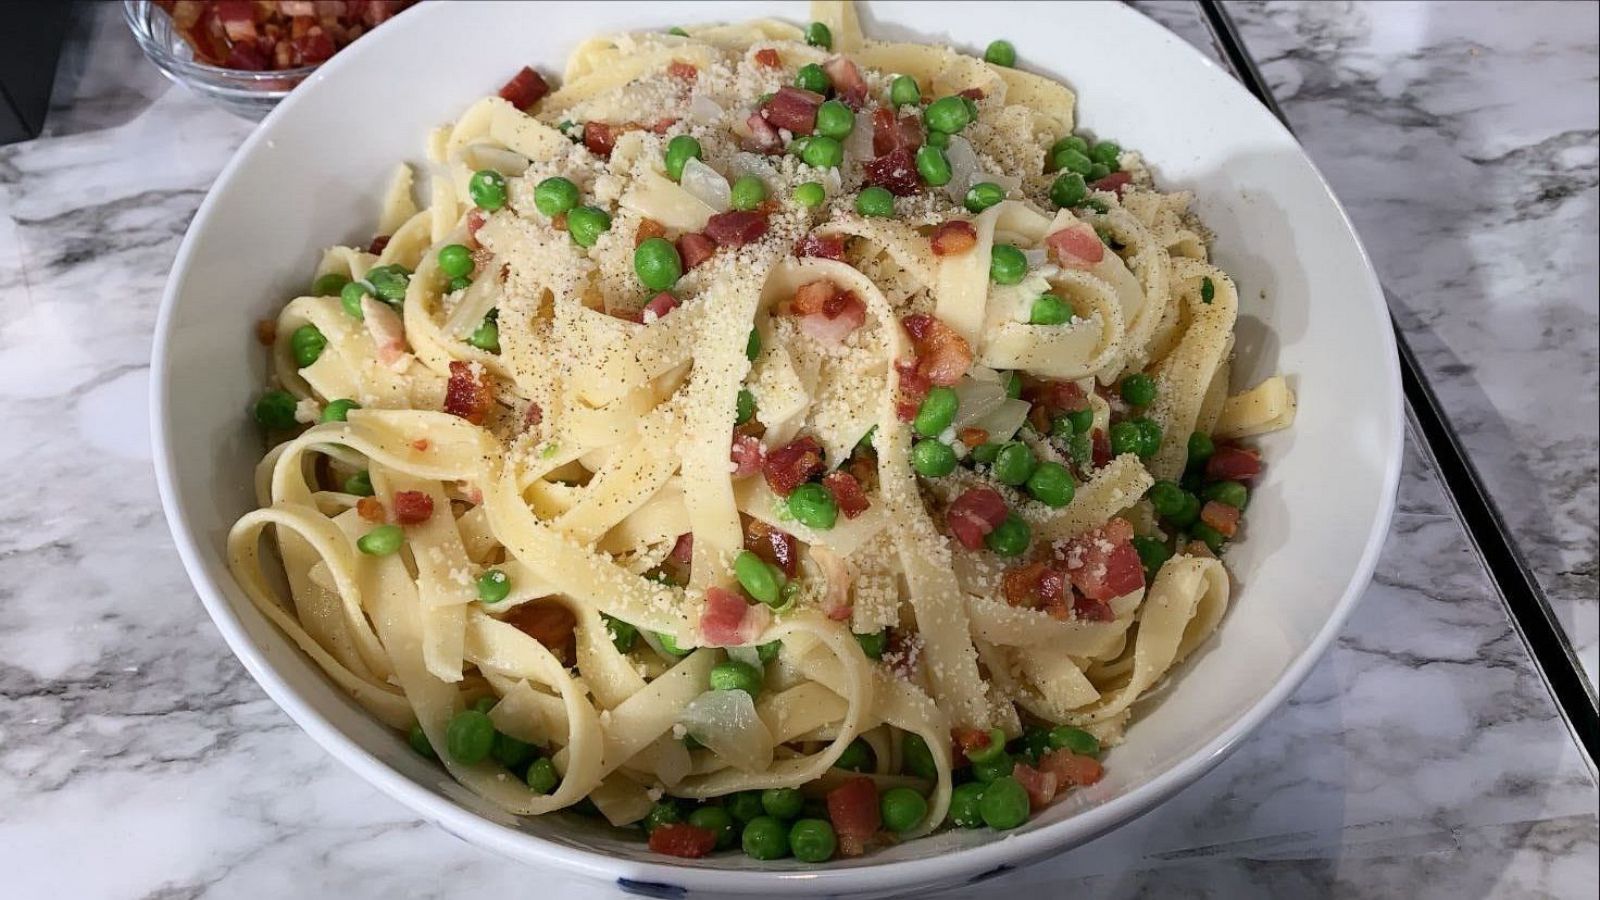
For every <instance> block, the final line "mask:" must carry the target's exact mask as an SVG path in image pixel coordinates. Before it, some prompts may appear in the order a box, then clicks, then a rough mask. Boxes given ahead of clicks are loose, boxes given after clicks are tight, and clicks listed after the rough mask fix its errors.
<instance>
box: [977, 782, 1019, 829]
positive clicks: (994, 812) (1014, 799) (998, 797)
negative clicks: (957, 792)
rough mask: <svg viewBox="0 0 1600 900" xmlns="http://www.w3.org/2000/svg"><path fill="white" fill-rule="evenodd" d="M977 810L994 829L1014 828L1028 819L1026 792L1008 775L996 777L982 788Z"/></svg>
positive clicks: (986, 823) (984, 821)
mask: <svg viewBox="0 0 1600 900" xmlns="http://www.w3.org/2000/svg"><path fill="white" fill-rule="evenodd" d="M978 812H979V814H981V815H982V816H983V823H984V824H985V825H988V826H989V827H990V828H993V829H995V830H996V831H1003V830H1005V829H1007V828H1015V827H1017V826H1018V825H1021V824H1022V823H1023V822H1026V821H1028V792H1027V790H1025V789H1024V788H1023V787H1022V785H1021V784H1019V783H1018V782H1017V780H1016V779H1015V778H1012V777H1011V776H1010V775H1006V776H1003V777H1000V778H996V779H995V780H993V781H991V782H989V786H988V787H986V788H984V789H983V799H982V800H979V801H978Z"/></svg>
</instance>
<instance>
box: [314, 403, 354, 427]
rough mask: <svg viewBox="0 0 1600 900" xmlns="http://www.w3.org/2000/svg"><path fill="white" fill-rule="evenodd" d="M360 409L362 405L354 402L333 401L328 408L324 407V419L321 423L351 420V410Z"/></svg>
mask: <svg viewBox="0 0 1600 900" xmlns="http://www.w3.org/2000/svg"><path fill="white" fill-rule="evenodd" d="M360 408H361V404H359V403H357V402H355V401H354V400H343V399H340V400H333V401H330V402H329V403H328V405H327V406H325V407H323V409H322V418H321V420H320V421H323V422H343V421H346V420H347V419H348V418H349V416H350V410H352V409H360Z"/></svg>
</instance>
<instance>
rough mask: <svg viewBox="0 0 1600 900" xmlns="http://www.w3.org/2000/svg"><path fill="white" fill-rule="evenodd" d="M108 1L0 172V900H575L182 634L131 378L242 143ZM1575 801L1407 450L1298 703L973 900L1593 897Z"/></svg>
mask: <svg viewBox="0 0 1600 900" xmlns="http://www.w3.org/2000/svg"><path fill="white" fill-rule="evenodd" d="M1166 6H1168V7H1174V6H1175V5H1174V4H1166ZM106 9H110V10H111V12H109V13H108V12H106V11H105V10H100V11H99V13H100V14H99V15H98V16H97V18H96V19H95V20H94V21H93V22H92V23H90V24H88V25H87V26H86V27H85V28H84V30H83V33H82V34H80V35H79V36H78V39H77V40H76V41H75V42H74V44H73V46H72V47H71V48H70V50H69V56H68V59H67V61H66V63H65V65H67V66H68V67H69V71H71V72H72V79H71V82H70V83H69V84H68V85H67V86H66V88H65V89H64V92H63V93H62V94H61V95H60V96H61V97H62V101H63V102H62V104H61V106H59V107H58V108H57V109H56V110H55V113H54V114H53V116H52V119H51V123H50V131H51V136H49V137H48V138H46V139H44V140H41V141H36V142H32V143H29V144H24V145H19V146H13V147H7V148H0V211H3V213H4V214H3V215H0V303H3V304H4V306H5V308H6V310H7V313H8V314H7V315H6V316H4V317H0V415H3V417H4V420H5V421H6V422H7V429H6V431H5V432H4V433H3V436H0V465H4V467H5V468H4V471H7V472H11V473H25V475H24V477H22V478H19V479H16V480H15V481H14V482H13V483H8V484H7V485H6V494H7V497H8V498H9V499H10V500H11V501H12V502H11V503H9V504H8V505H7V510H9V511H0V867H3V870H4V871H5V872H6V873H7V874H6V879H5V881H4V884H5V885H6V887H5V888H4V889H3V890H0V895H6V896H13V895H14V896H18V897H30V898H32V897H55V896H61V897H73V898H100V897H117V898H133V897H151V898H155V897H161V898H168V897H184V898H197V897H207V898H231V897H250V898H255V897H276V896H310V897H324V896H327V897H332V896H340V897H391V896H404V897H435V896H438V897H454V896H525V895H527V894H528V893H530V892H531V891H532V890H533V889H534V888H535V886H537V890H539V891H540V892H541V893H543V894H546V895H549V896H553V897H566V896H573V897H577V896H585V897H587V896H595V895H596V893H597V891H596V890H595V889H593V888H592V886H590V885H588V884H585V883H580V882H577V881H574V880H571V879H569V878H565V877H562V876H560V875H559V874H557V873H551V872H548V871H534V870H531V869H529V868H527V867H524V866H521V865H518V864H515V863H511V862H509V861H506V860H503V859H500V858H498V857H496V856H493V855H491V854H489V853H487V852H484V851H481V850H479V849H477V848H474V847H471V846H468V845H466V844H464V843H462V842H460V841H458V840H456V839H454V838H452V837H450V836H449V835H448V834H446V833H445V832H443V831H441V830H439V829H437V828H434V827H432V826H430V825H427V824H425V823H421V822H419V821H418V820H417V819H416V818H415V817H414V816H412V815H411V814H410V813H409V812H408V811H407V810H406V809H404V808H403V807H401V806H399V805H398V804H396V803H394V802H393V801H391V800H389V799H387V798H386V797H384V796H383V795H381V794H379V793H378V792H377V791H376V790H375V789H373V788H370V787H368V786H367V785H366V784H365V783H364V782H362V781H361V780H360V779H358V778H357V777H356V776H354V775H353V774H351V773H350V772H348V771H347V770H345V769H344V768H342V767H340V766H339V765H337V764H336V763H334V762H333V761H332V760H331V759H330V758H329V757H327V756H326V755H325V754H324V753H322V751H321V750H320V749H318V748H317V747H316V746H315V745H314V744H313V743H312V742H311V741H310V740H309V739H308V738H306V737H305V736H304V735H303V734H301V733H300V731H299V730H298V729H297V728H296V727H295V726H294V725H293V724H292V723H291V722H290V721H289V720H288V719H287V717H285V716H284V715H283V714H282V713H281V712H279V711H278V710H277V708H276V707H275V706H274V705H273V704H272V703H271V702H270V701H269V700H267V699H266V698H265V696H264V695H263V694H262V693H261V691H260V689H259V688H257V687H256V686H255V684H254V683H253V682H252V681H251V680H250V679H249V677H248V676H247V675H246V674H245V673H244V671H243V669H242V668H241V667H240V666H239V665H238V663H237V662H235V661H234V659H233V657H232V656H231V654H230V653H229V652H228V650H227V648H226V647H225V646H224V645H223V644H222V642H221V640H220V638H219V637H218V636H217V634H216V633H215V631H214V629H213V628H212V627H211V625H210V623H209V621H208V620H207V619H206V618H205V615H204V613H203V611H202V610H201V607H200V605H199V603H198V601H197V600H196V599H195V597H194V595H193V592H192V591H191V589H190V587H189V585H188V582H187V580H186V578H185V576H184V574H183V571H182V569H181V567H180V565H179V564H178V561H177V558H176V555H175V553H174V552H173V549H172V546H171V542H170V539H169V537H168V535H167V532H166V528H165V525H164V524H163V523H162V521H161V516H160V512H159V509H158V506H157V502H156V496H155V488H154V484H153V479H152V478H151V476H150V466H149V460H148V456H149V451H148V434H147V426H146V410H145V395H146V391H145V386H146V380H147V379H146V362H147V357H148V346H149V334H150V330H151V328H152V325H153V319H154V312H155V305H156V300H157V297H158V295H159V289H160V286H161V283H162V281H163V279H164V278H165V274H166V269H167V268H168V266H169V265H170V263H171V260H172V256H173V254H174V252H175V251H176V248H177V242H178V239H179V237H180V236H181V234H182V231H183V229H184V227H185V225H186V224H187V222H188V220H189V218H190V217H191V216H192V214H193V212H194V209H195V207H196V206H197V205H198V203H199V200H200V198H201V196H202V195H203V193H204V190H205V188H206V187H207V186H208V185H209V184H210V182H211V180H212V179H213V178H214V177H215V174H216V172H217V170H218V169H219V168H220V167H221V165H222V164H223V162H224V161H225V160H226V159H227V157H228V155H229V153H231V152H232V149H233V148H234V147H235V146H236V145H237V144H238V142H239V141H240V140H242V138H243V136H244V135H245V134H246V133H247V130H248V126H247V125H246V124H245V123H241V122H238V121H237V120H234V119H232V118H230V117H228V116H227V115H226V114H223V113H220V112H217V111H215V110H211V109H209V108H208V107H205V106H203V105H201V104H200V103H199V102H198V101H196V100H194V99H193V98H191V97H189V96H187V95H186V94H185V93H183V92H182V91H181V90H176V89H172V90H169V89H167V87H166V86H165V85H164V83H163V82H161V81H160V78H159V76H158V75H157V74H156V73H155V71H154V70H153V69H151V68H149V67H147V66H144V65H142V63H141V62H140V60H139V58H138V56H137V51H136V50H135V49H134V48H133V45H132V42H131V40H129V39H128V37H127V35H126V34H125V33H124V32H123V31H122V30H121V24H120V22H119V21H117V18H116V10H115V9H114V8H113V7H107V8H106ZM1171 11H1173V12H1178V11H1180V10H1176V9H1174V10H1171ZM1165 12H1166V10H1161V9H1158V10H1157V13H1158V14H1161V15H1164V14H1165ZM1359 12H1361V13H1362V14H1363V15H1372V16H1374V17H1377V18H1382V16H1383V15H1387V14H1384V13H1381V11H1373V10H1360V11H1359ZM1304 13H1305V11H1304V10H1301V11H1299V14H1304ZM1274 14H1275V11H1274V10H1272V9H1269V10H1267V18H1268V20H1271V17H1272V16H1273V15H1274ZM1253 27H1254V26H1253ZM1184 33H1185V34H1189V33H1190V32H1187V31H1185V32H1184ZM1312 45H1313V46H1315V43H1314V42H1313V43H1312ZM1495 46H1496V45H1495V44H1494V42H1493V41H1487V42H1485V44H1484V50H1483V52H1485V53H1493V52H1495V51H1494V49H1493V48H1494V47H1495ZM1524 87H1525V89H1530V90H1531V88H1530V87H1528V86H1526V85H1525V86H1524ZM178 141H181V142H182V144H183V146H184V152H183V153H182V154H177V153H173V152H172V151H171V148H172V147H173V146H174V144H175V142H178ZM1395 180H1397V181H1403V180H1404V179H1403V178H1398V177H1397V178H1395ZM1590 185H1591V191H1592V180H1591V182H1590ZM1341 190H1342V191H1343V188H1342V187H1341ZM1350 199H1351V198H1349V197H1348V196H1347V201H1349V200H1350ZM1352 205H1354V204H1352ZM1363 227H1364V228H1365V227H1366V225H1363ZM1504 227H1506V228H1510V227H1512V226H1511V225H1509V224H1507V225H1505V226H1504ZM1489 231H1491V232H1494V233H1498V232H1497V231H1496V230H1495V229H1489ZM1489 239H1493V240H1498V239H1500V238H1496V237H1494V234H1490V238H1489ZM1369 240H1370V239H1369ZM1426 263H1427V260H1426V259H1418V260H1416V261H1414V265H1416V266H1418V267H1419V268H1422V267H1424V265H1425V264H1426ZM1590 265H1591V268H1590V270H1589V274H1588V276H1587V277H1588V278H1589V279H1590V281H1591V283H1592V281H1593V278H1594V274H1593V262H1592V257H1591V263H1590ZM1386 274H1388V273H1386ZM1434 275H1436V276H1437V277H1439V278H1446V277H1454V276H1451V275H1450V274H1449V273H1434ZM1415 277H1418V278H1419V279H1420V278H1422V276H1420V275H1418V276H1415ZM1519 296H1520V295H1519V294H1517V293H1516V292H1515V291H1512V292H1509V293H1508V294H1506V295H1505V296H1504V297H1498V298H1491V299H1498V300H1499V301H1500V302H1504V303H1508V304H1509V303H1515V302H1517V301H1518V297H1519ZM1485 302H1489V301H1488V300H1485ZM1485 371H1488V370H1485ZM1478 377H1480V378H1482V377H1486V376H1485V375H1484V373H1482V372H1480V374H1479V375H1478ZM1591 405H1592V404H1591ZM1589 440H1590V441H1591V443H1592V440H1593V432H1592V430H1591V431H1590V433H1589ZM1591 449H1592V448H1591ZM1587 456H1588V464H1589V465H1591V466H1592V464H1593V454H1592V452H1590V453H1588V454H1587ZM1581 463H1582V460H1578V461H1576V462H1574V463H1573V464H1581ZM1590 516H1591V517H1590V519H1589V522H1590V525H1591V526H1592V523H1593V518H1592V510H1591V513H1590ZM1596 800H1597V793H1596V787H1595V782H1594V778H1593V773H1592V772H1591V771H1590V770H1589V769H1588V768H1587V766H1586V765H1585V763H1584V761H1583V760H1582V758H1581V757H1580V755H1579V754H1578V751H1577V750H1576V749H1575V747H1574V746H1573V743H1572V741H1571V739H1570V736H1569V735H1568V734H1567V732H1566V730H1565V728H1564V726H1563V724H1562V723H1561V721H1560V720H1559V718H1558V717H1557V715H1556V714H1555V711H1554V710H1553V708H1552V706H1551V703H1550V700H1549V698H1548V696H1547V695H1546V693H1545V692H1544V688H1543V686H1542V684H1541V683H1540V681H1539V678H1538V676H1537V674H1536V673H1535V672H1534V671H1533V670H1532V668H1531V667H1530V664H1529V662H1528V660H1527V658H1526V655H1525V653H1524V652H1523V649H1522V646H1521V644H1520V643H1519V641H1518V639H1517V637H1516V635H1515V633H1514V632H1513V631H1512V629H1511V628H1510V627H1509V625H1508V623H1507V621H1506V619H1505V616H1504V614H1503V612H1502V611H1501V609H1500V608H1499V606H1498V604H1497V602H1496V600H1495V599H1494V597H1493V596H1492V594H1491V592H1490V590H1489V586H1488V584H1487V582H1486V581H1485V578H1484V576H1483V573H1482V571H1481V570H1480V569H1479V568H1478V566H1477V564H1476V562H1475V560H1474V559H1473V557H1472V555H1471V553H1470V552H1469V550H1468V548H1467V546H1466V544H1465V543H1464V541H1463V538H1462V535H1461V532H1460V530H1459V527H1458V525H1457V523H1456V522H1455V520H1454V519H1453V518H1452V517H1451V515H1450V512H1449V510H1448V508H1447V507H1446V505H1445V504H1444V502H1443V498H1442V497H1441V495H1440V494H1439V491H1438V487H1437V484H1436V483H1435V481H1434V479H1433V476H1432V474H1431V473H1430V472H1429V471H1428V470H1427V468H1426V466H1425V465H1424V464H1423V463H1422V461H1421V460H1420V459H1419V458H1418V457H1417V456H1416V455H1415V454H1414V453H1412V454H1411V455H1409V456H1408V458H1407V464H1406V469H1405V473H1404V479H1403V483H1402V490H1401V497H1400V508H1399V512H1398V514H1397V517H1396V520H1395V524H1394V528H1393V532H1392V534H1391V537H1390V541H1389V544H1388V548H1387V550H1386V552H1385V554H1384V557H1383V560H1382V562H1381V564H1380V566H1379V570H1378V574H1377V577H1376V579H1375V581H1374V584H1373V586H1372V587H1371V588H1370V589H1369V590H1368V592H1367V595H1366V597H1365V598H1364V600H1363V603H1362V605H1361V607H1360V608H1359V609H1358V610H1357V611H1356V614H1355V615H1354V616H1353V617H1352V619H1351V621H1350V623H1349V625H1348V626H1347V628H1346V630H1345V632H1344V634H1343V635H1342V636H1341V638H1340V640H1339V642H1338V644H1337V645H1336V646H1335V647H1334V648H1333V650H1332V651H1331V652H1330V653H1329V654H1328V655H1327V657H1326V658H1324V659H1323V660H1322V662H1321V663H1320V664H1319V665H1318V666H1317V667H1316V668H1315V669H1314V670H1313V671H1312V673H1311V675H1310V676H1309V678H1308V679H1307V681H1306V682H1305V684H1304V685H1302V686H1301V688H1300V689H1299V691H1297V692H1296V694H1295V695H1294V696H1293V698H1292V699H1291V701H1290V702H1289V703H1288V704H1287V705H1286V706H1285V707H1284V708H1283V709H1282V710H1280V711H1279V712H1278V713H1276V714H1275V715H1274V716H1272V717H1271V718H1270V719H1269V720H1268V721H1267V722H1266V723H1265V724H1264V725H1263V727H1262V728H1261V729H1260V731H1259V732H1257V733H1256V734H1255V735H1254V736H1253V737H1252V738H1251V739H1250V740H1249V741H1247V742H1246V743H1245V744H1244V745H1243V746H1242V747H1241V748H1240V750H1239V751H1238V752H1237V753H1236V754H1234V755H1233V756H1232V757H1231V758H1230V759H1228V760H1227V761H1225V762H1224V763H1223V764H1222V765H1221V766H1220V767H1219V768H1218V769H1217V770H1216V771H1214V772H1212V773H1211V774H1210V775H1208V776H1207V777H1205V778H1204V779H1202V780H1201V781H1200V782H1198V783H1197V784H1195V785H1194V786H1193V787H1191V788H1190V789H1188V790H1186V791H1185V792H1183V793H1182V794H1180V795H1179V796H1178V797H1176V798H1174V799H1173V800H1172V801H1170V802H1169V803H1167V804H1165V805H1164V806H1162V807H1161V808H1160V809H1158V810H1157V811H1155V812H1153V813H1151V814H1150V815H1148V816H1146V817H1144V818H1143V819H1141V820H1139V821H1136V822H1134V823H1132V824H1130V825H1129V826H1127V827H1125V828H1122V829H1120V830H1118V831H1116V832H1113V833H1112V834H1110V835H1107V836H1106V837H1104V838H1101V839H1100V840H1098V841H1095V842H1093V843H1091V844H1089V845H1086V846H1084V847H1082V848H1079V849H1078V850H1075V851H1073V852H1071V853H1068V854H1064V855H1063V856H1061V857H1059V858H1058V859H1055V860H1052V861H1050V862H1048V863H1045V864H1042V865H1040V866H1037V867H1034V868H1030V869H1026V870H1023V871H1021V872H1018V873H1014V874H1012V875H1008V876H1005V877H1003V878H1000V879H996V880H994V881H991V882H987V883H986V884H985V885H984V886H983V891H982V894H981V896H985V897H991V896H992V897H1002V896H1009V895H1015V894H1016V893H1018V892H1020V891H1030V892H1034V893H1041V892H1042V893H1043V895H1045V896H1056V895H1064V896H1091V897H1112V896H1126V895H1132V894H1148V895H1153V896H1161V897H1167V896H1204V897H1210V896H1216V897H1233V896H1241V895H1245V896H1335V895H1337V896H1360V897H1369V896H1370V897H1393V896H1414V897H1451V898H1456V897H1482V896H1561V897H1578V896H1593V895H1594V893H1595V891H1596V886H1597V881H1600V875H1597V872H1596V865H1597V863H1596V855H1597V852H1600V833H1597V825H1596V814H1595V808H1596ZM86 851H89V852H86ZM958 895H959V896H974V893H973V892H970V891H967V892H961V893H960V894H957V893H955V892H952V893H950V894H948V896H950V897H955V896H958Z"/></svg>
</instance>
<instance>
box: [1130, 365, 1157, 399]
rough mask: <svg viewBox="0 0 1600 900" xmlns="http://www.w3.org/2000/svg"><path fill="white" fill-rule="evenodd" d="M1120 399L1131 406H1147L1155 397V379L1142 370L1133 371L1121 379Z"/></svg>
mask: <svg viewBox="0 0 1600 900" xmlns="http://www.w3.org/2000/svg"><path fill="white" fill-rule="evenodd" d="M1122 399H1123V400H1126V401H1127V402H1128V403H1129V404H1131V405H1133V406H1149V405H1150V404H1152V403H1154V402H1155V399H1156V382H1155V379H1153V378H1151V377H1150V376H1149V375H1146V374H1144V373H1143V372H1135V373H1134V374H1132V375H1129V376H1128V377H1127V378H1124V379H1122Z"/></svg>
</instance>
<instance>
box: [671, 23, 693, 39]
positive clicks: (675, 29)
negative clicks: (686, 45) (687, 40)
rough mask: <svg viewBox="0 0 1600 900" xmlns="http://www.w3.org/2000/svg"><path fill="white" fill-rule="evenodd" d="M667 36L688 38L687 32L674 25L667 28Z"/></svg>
mask: <svg viewBox="0 0 1600 900" xmlns="http://www.w3.org/2000/svg"><path fill="white" fill-rule="evenodd" d="M667 34H672V35H677V36H678V37H688V36H689V32H687V31H684V30H683V29H682V28H679V27H678V26H676V25H674V26H672V27H671V28H668V29H667Z"/></svg>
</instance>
